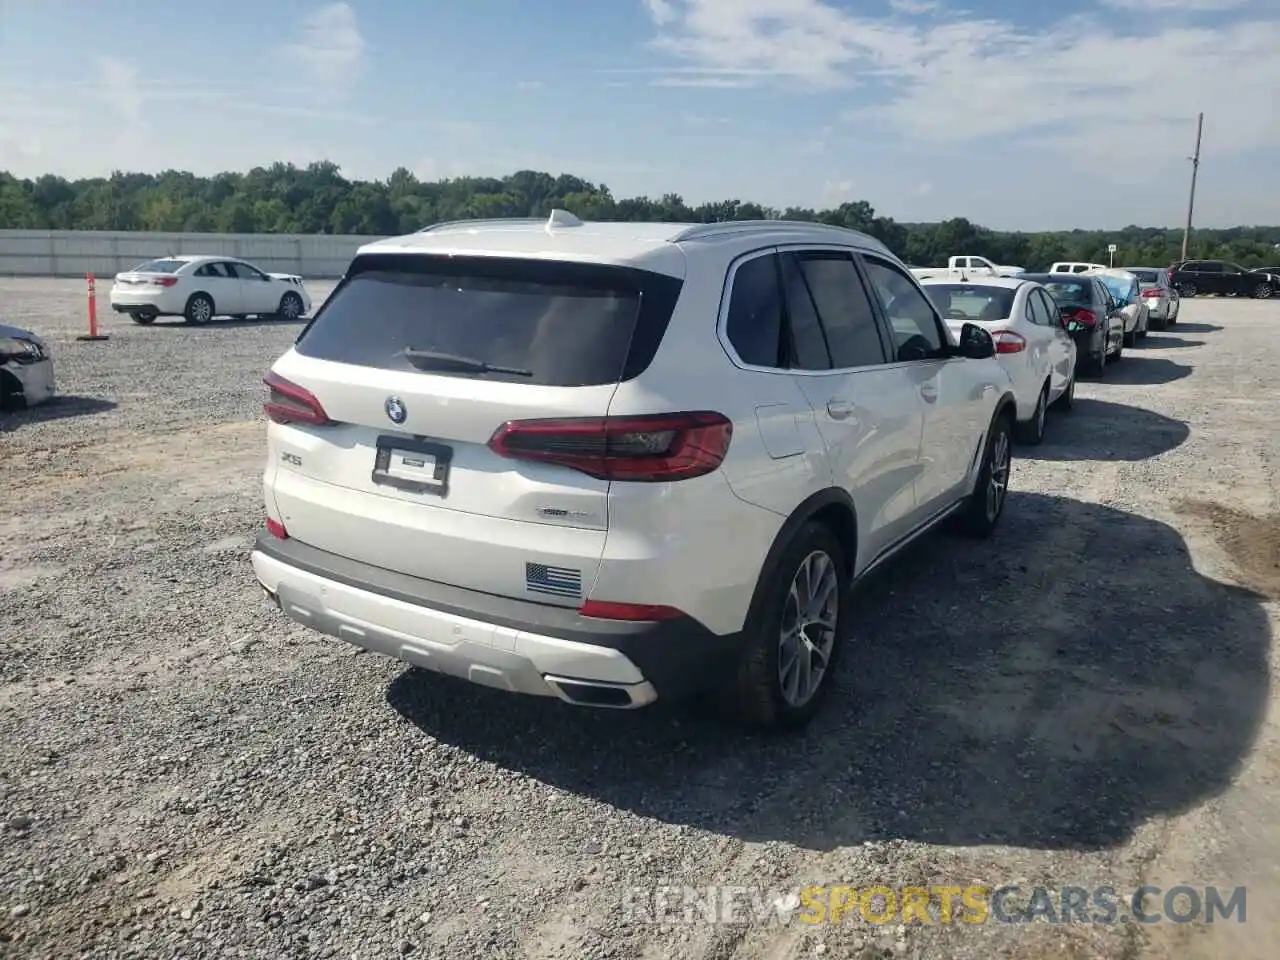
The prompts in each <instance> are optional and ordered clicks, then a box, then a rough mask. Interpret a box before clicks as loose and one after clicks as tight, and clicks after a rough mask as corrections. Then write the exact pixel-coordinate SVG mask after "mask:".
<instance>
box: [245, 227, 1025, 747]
mask: <svg viewBox="0 0 1280 960" xmlns="http://www.w3.org/2000/svg"><path fill="white" fill-rule="evenodd" d="M957 339H958V343H957ZM994 357H995V346H994V344H993V342H992V338H991V336H990V335H989V334H988V333H987V332H986V331H984V330H982V329H981V328H980V327H978V326H976V325H973V324H970V325H966V326H965V327H964V328H963V330H962V332H961V334H960V336H959V337H958V338H953V337H952V335H950V334H949V333H948V332H947V327H946V325H945V324H944V323H943V321H942V320H941V318H939V316H938V315H937V313H936V311H935V310H934V308H933V306H932V304H931V303H930V301H929V298H928V297H926V296H925V294H924V293H923V291H922V290H921V288H920V285H919V284H918V283H917V282H916V281H915V279H914V278H913V277H912V276H911V275H910V273H908V271H907V270H906V268H905V267H904V266H903V265H902V263H901V262H900V261H899V260H898V259H897V258H895V257H894V256H893V255H892V254H891V253H890V252H889V250H888V249H887V248H885V247H884V246H883V245H882V244H881V243H879V242H878V241H876V240H874V239H872V238H870V237H867V236H865V235H863V234H860V233H855V232H852V231H848V230H843V229H839V228H836V227H827V226H822V225H819V224H811V223H793V222H786V221H770V222H729V223H715V224H679V223H583V222H582V221H580V220H578V219H576V218H575V217H573V216H572V215H570V214H567V213H565V212H564V211H559V210H557V211H555V212H553V213H552V215H551V217H550V219H549V220H547V221H541V220H537V221H534V220H503V221H466V222H460V223H451V224H440V225H437V226H434V227H430V228H427V229H426V230H423V231H421V232H419V233H416V234H413V235H410V236H406V237H397V238H393V239H388V240H380V241H378V242H375V243H370V244H368V245H366V246H364V247H361V248H360V250H359V251H358V252H357V254H356V257H355V259H354V260H353V261H352V263H351V265H350V267H349V269H348V271H347V274H346V275H345V276H344V277H343V279H342V281H341V283H340V284H339V285H338V286H337V288H336V289H335V290H334V292H333V294H332V295H331V296H330V297H329V299H328V300H327V301H326V302H325V304H324V305H323V307H322V308H321V309H320V310H319V312H318V313H317V314H316V316H315V318H314V319H313V320H312V321H311V322H310V323H309V324H308V326H307V327H306V328H305V329H304V330H303V332H302V333H301V334H300V336H299V337H298V340H297V342H296V344H295V345H294V346H293V347H292V348H291V349H290V350H289V351H288V352H287V353H286V354H285V355H284V356H282V357H281V358H280V359H279V360H278V361H277V362H276V363H275V365H274V366H273V367H272V369H271V371H270V372H269V373H268V375H267V378H266V382H267V384H268V386H269V388H270V393H269V397H268V401H267V403H266V407H265V410H266V413H267V416H268V418H269V419H270V421H271V422H270V424H269V426H268V431H267V448H268V452H267V465H266V471H265V476H264V485H265V493H266V512H267V517H268V519H267V524H266V531H264V532H263V533H262V534H261V535H260V536H259V538H258V541H257V543H256V545H255V548H254V551H253V557H252V562H253V568H254V571H255V573H256V575H257V577H258V579H259V580H260V581H261V583H262V586H263V587H264V588H265V590H266V592H267V596H268V598H269V600H271V601H272V602H274V603H276V604H278V605H279V607H280V609H282V610H283V611H284V612H285V613H286V614H287V615H288V616H290V617H292V618H293V619H294V620H297V621H298V622H300V623H303V624H306V625H308V626H310V627H313V628H314V629H316V630H319V631H322V632H324V633H326V634H330V635H332V636H335V637H339V638H341V639H343V640H346V641H349V642H350V643H353V644H355V645H357V646H360V647H363V648H365V649H368V650H373V651H377V652H380V653H383V654H387V655H389V656H392V657H396V658H398V659H401V660H404V661H406V662H409V663H412V664H416V665H418V666H421V667H425V668H427V669H430V670H436V671H440V672H442V673H446V674H452V675H454V676H459V677H464V678H466V679H469V680H471V681H473V682H476V683H481V684H486V685H489V686H494V687H498V688H501V689H505V690H510V691H518V692H522V693H527V694H542V695H554V696H559V697H561V698H562V699H564V700H567V701H569V702H571V703H575V704H582V705H591V706H601V707H618V708H628V707H640V706H644V705H645V704H648V703H650V702H652V701H653V700H655V699H657V698H658V697H663V698H664V699H665V698H675V697H679V696H682V695H685V694H690V693H694V692H698V691H702V690H705V689H707V688H709V687H714V688H717V689H718V690H719V692H721V693H722V694H728V696H727V698H726V699H727V700H728V702H730V703H731V704H733V705H735V706H736V707H737V709H738V712H739V713H740V714H742V715H743V716H744V718H745V719H747V720H750V721H754V722H756V723H759V724H761V725H764V726H766V727H796V726H800V725H802V724H804V723H806V722H807V721H808V720H809V719H810V717H811V716H812V715H813V714H814V712H815V711H816V710H817V708H818V706H819V704H820V702H821V701H822V699H823V697H824V695H825V693H826V691H827V689H828V688H829V686H830V679H831V676H832V673H833V670H834V668H835V666H836V661H837V658H838V656H839V653H840V648H841V644H840V643H839V642H837V641H838V640H839V639H840V638H841V637H843V636H845V633H844V631H845V628H846V627H847V626H848V624H849V620H848V617H847V615H848V613H849V610H848V606H849V604H848V600H847V597H848V592H849V591H848V589H847V588H848V587H849V586H850V585H851V584H852V582H853V581H854V580H856V579H857V578H858V577H860V576H862V575H863V574H865V573H866V572H867V571H869V570H870V569H871V568H872V567H874V566H876V565H878V564H879V563H880V562H881V561H883V560H884V559H886V558H887V557H888V556H889V555H890V554H892V553H894V552H895V551H896V550H897V549H898V548H900V547H901V546H903V545H904V544H906V543H907V542H909V541H910V540H912V539H914V538H915V537H916V536H917V535H919V534H921V533H923V532H924V531H925V530H927V529H929V528H930V527H932V526H934V525H935V524H936V523H938V522H939V521H941V520H943V519H946V518H948V517H955V519H957V520H958V521H959V523H960V525H961V526H962V527H964V528H965V529H967V530H968V531H969V532H970V533H972V534H975V535H978V536H985V535H987V534H988V533H990V532H991V530H992V529H993V528H994V526H995V524H996V522H997V520H998V519H999V517H1000V515H1001V511H1002V508H1003V506H1004V501H1005V491H1006V489H1007V485H1008V480H1009V471H1010V434H1011V428H1012V424H1013V418H1014V409H1015V408H1014V400H1013V393H1012V387H1011V384H1010V381H1009V378H1008V376H1007V374H1005V372H1004V371H1003V370H1002V368H1001V366H1000V365H999V363H998V362H997V361H996V359H994Z"/></svg>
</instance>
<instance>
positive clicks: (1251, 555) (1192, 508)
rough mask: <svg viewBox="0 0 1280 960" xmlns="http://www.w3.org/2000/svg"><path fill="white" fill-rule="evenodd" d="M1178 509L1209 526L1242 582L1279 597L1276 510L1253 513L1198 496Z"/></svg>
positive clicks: (1278, 522)
mask: <svg viewBox="0 0 1280 960" xmlns="http://www.w3.org/2000/svg"><path fill="white" fill-rule="evenodd" d="M1179 509H1180V510H1181V511H1182V512H1183V513H1185V514H1187V515H1188V516H1192V517H1196V518H1197V519H1200V520H1204V521H1206V522H1207V523H1208V524H1209V525H1210V526H1212V527H1213V532H1214V535H1215V536H1216V537H1217V539H1218V542H1219V543H1220V544H1221V545H1222V548H1223V549H1224V550H1225V551H1226V552H1227V555H1228V556H1229V557H1230V558H1231V562H1232V563H1234V564H1235V566H1236V569H1237V571H1238V572H1239V574H1240V578H1241V583H1242V584H1243V585H1244V586H1247V587H1249V588H1250V589H1252V590H1255V591H1257V592H1258V593H1260V594H1262V595H1264V596H1265V597H1266V598H1267V599H1269V600H1280V514H1270V515H1267V516H1257V515H1255V514H1252V513H1246V512H1245V511H1243V510H1234V509H1232V508H1231V507H1224V506H1223V505H1222V504H1219V503H1206V502H1204V501H1199V500H1184V501H1182V503H1181V504H1179Z"/></svg>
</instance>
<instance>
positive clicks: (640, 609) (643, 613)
mask: <svg viewBox="0 0 1280 960" xmlns="http://www.w3.org/2000/svg"><path fill="white" fill-rule="evenodd" d="M578 614H579V615H580V616H583V617H591V618H592V619H594V620H632V621H637V622H641V621H649V620H678V619H680V618H681V617H683V616H684V614H683V613H682V612H681V611H679V610H677V609H676V608H675V607H664V606H659V605H656V604H651V603H615V602H613V601H610V600H588V601H587V602H586V603H584V604H583V605H582V606H580V607H579V608H578Z"/></svg>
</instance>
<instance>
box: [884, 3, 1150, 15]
mask: <svg viewBox="0 0 1280 960" xmlns="http://www.w3.org/2000/svg"><path fill="white" fill-rule="evenodd" d="M1139 2H1141V0H1139ZM1157 2H1158V0H1157ZM889 6H890V7H892V8H893V9H894V10H897V11H898V13H907V14H921V13H930V12H931V11H934V10H937V9H938V7H939V6H940V3H939V2H938V0H889Z"/></svg>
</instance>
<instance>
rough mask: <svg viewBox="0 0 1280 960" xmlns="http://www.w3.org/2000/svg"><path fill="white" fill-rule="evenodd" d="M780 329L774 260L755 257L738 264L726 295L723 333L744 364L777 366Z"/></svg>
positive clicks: (770, 256) (771, 256)
mask: <svg viewBox="0 0 1280 960" xmlns="http://www.w3.org/2000/svg"><path fill="white" fill-rule="evenodd" d="M781 330H782V296H781V293H780V292H779V290H778V266H777V258H776V257H774V256H773V255H769V256H765V257H754V258H752V259H751V260H746V261H744V262H742V263H741V264H739V266H738V269H737V270H736V271H735V272H734V274H733V289H732V291H731V292H730V294H729V316H728V318H727V319H726V321H725V334H726V336H728V338H729V342H730V343H731V344H733V349H734V350H735V351H737V354H738V356H739V357H740V358H741V360H742V362H743V363H747V364H750V365H751V366H755V367H776V366H778V363H779V360H778V338H779V334H780V332H781Z"/></svg>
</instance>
